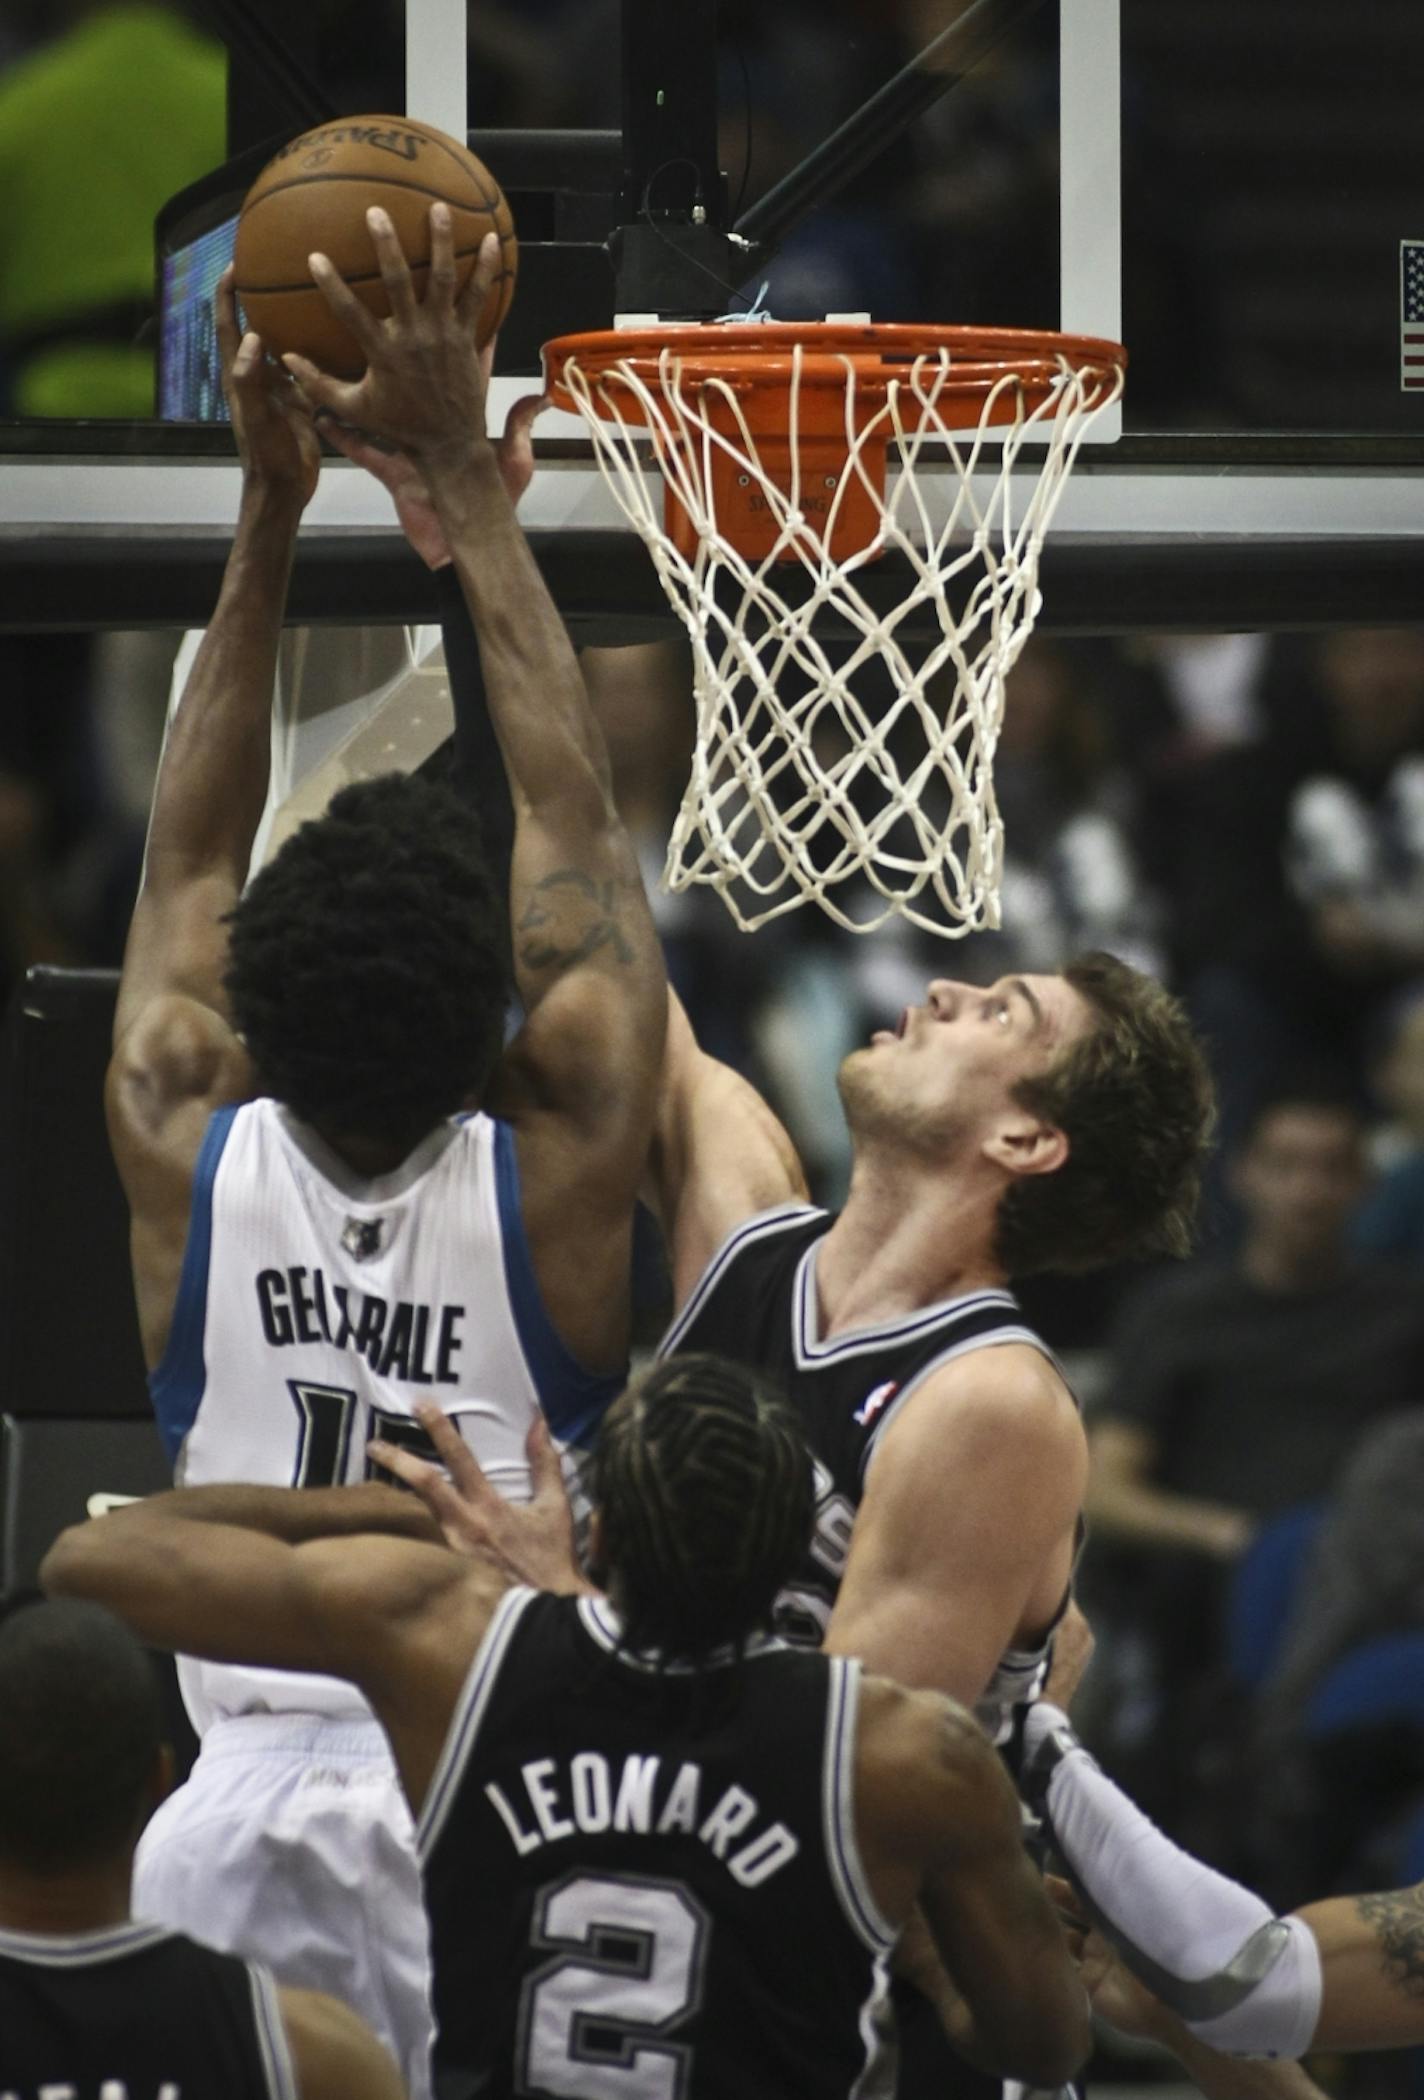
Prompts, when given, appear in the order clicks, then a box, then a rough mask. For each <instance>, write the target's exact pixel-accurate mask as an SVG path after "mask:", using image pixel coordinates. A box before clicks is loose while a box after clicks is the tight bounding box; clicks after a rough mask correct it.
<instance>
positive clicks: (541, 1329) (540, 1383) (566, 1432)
mask: <svg viewBox="0 0 1424 2100" xmlns="http://www.w3.org/2000/svg"><path fill="white" fill-rule="evenodd" d="M493 1120H494V1181H495V1196H496V1200H497V1202H498V1205H499V1231H500V1239H501V1241H502V1242H503V1246H504V1281H505V1286H506V1288H507V1290H508V1292H509V1304H510V1310H511V1311H512V1313H513V1314H514V1326H515V1332H516V1333H517V1334H518V1336H519V1346H520V1347H521V1349H522V1350H523V1351H524V1360H525V1362H526V1363H527V1364H528V1366H529V1373H530V1376H531V1377H532V1378H533V1380H534V1388H535V1391H536V1392H537V1393H538V1395H539V1405H540V1406H541V1407H542V1408H543V1410H544V1419H545V1420H546V1421H547V1423H548V1425H549V1428H550V1429H551V1430H552V1432H553V1434H554V1435H555V1436H556V1437H557V1438H558V1440H559V1442H560V1443H562V1444H580V1445H583V1446H585V1447H586V1446H588V1445H590V1444H591V1443H592V1442H593V1439H594V1436H595V1434H596V1432H597V1429H598V1425H599V1423H600V1422H601V1421H602V1420H603V1417H604V1415H605V1414H606V1413H607V1412H608V1409H609V1408H610V1407H611V1406H612V1404H613V1402H614V1401H615V1400H616V1399H617V1398H618V1395H619V1394H620V1393H621V1392H622V1390H623V1386H624V1383H625V1376H624V1374H623V1373H622V1372H601V1371H586V1370H585V1369H584V1368H583V1365H582V1364H580V1363H579V1362H578V1361H577V1359H576V1358H575V1357H574V1356H572V1355H571V1354H570V1352H569V1350H568V1349H567V1348H566V1347H565V1345H564V1343H563V1342H562V1341H561V1339H560V1338H559V1336H558V1334H557V1333H556V1332H555V1329H554V1323H553V1321H552V1320H551V1319H550V1318H549V1315H548V1313H547V1312H546V1311H545V1309H544V1300H543V1298H542V1297H541V1295H540V1292H539V1284H538V1280H537V1278H536V1277H535V1274H534V1263H533V1260H532V1259H531V1257H530V1253H529V1239H528V1236H527V1234H526V1233H525V1230H524V1210H523V1206H522V1204H521V1202H520V1195H519V1159H518V1155H517V1153H516V1151H515V1147H514V1132H513V1130H512V1129H511V1128H510V1126H509V1124H508V1123H501V1122H500V1121H499V1120H498V1119H497V1118H496V1119H493Z"/></svg>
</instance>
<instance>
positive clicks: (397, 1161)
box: [311, 1123, 420, 1181]
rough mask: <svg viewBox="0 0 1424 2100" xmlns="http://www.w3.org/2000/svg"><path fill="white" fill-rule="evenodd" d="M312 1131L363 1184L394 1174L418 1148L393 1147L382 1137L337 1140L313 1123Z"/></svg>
mask: <svg viewBox="0 0 1424 2100" xmlns="http://www.w3.org/2000/svg"><path fill="white" fill-rule="evenodd" d="M311 1128H312V1129H313V1130H315V1132H316V1134H317V1136H318V1137H319V1138H320V1139H321V1141H322V1143H323V1144H324V1145H325V1146H326V1147H327V1149H328V1151H331V1152H334V1153H335V1154H336V1157H337V1158H338V1159H339V1160H340V1161H341V1163H342V1165H343V1166H346V1167H349V1168H350V1170H351V1172H352V1173H353V1174H355V1175H357V1176H358V1177H359V1179H360V1180H362V1181H379V1180H381V1179H382V1177H383V1176H385V1175H387V1174H394V1173H395V1172H396V1170H397V1168H398V1167H403V1166H404V1165H405V1163H406V1161H407V1160H408V1159H409V1158H410V1155H411V1153H412V1152H414V1151H415V1149H416V1147H415V1145H400V1144H392V1143H391V1142H390V1140H389V1139H383V1138H366V1137H337V1136H335V1135H334V1134H333V1133H332V1132H331V1131H329V1130H324V1129H323V1128H322V1127H321V1125H320V1124H318V1123H313V1124H312V1125H311ZM419 1142H420V1140H417V1143H419Z"/></svg>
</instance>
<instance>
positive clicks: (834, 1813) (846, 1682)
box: [821, 1655, 899, 1955]
mask: <svg viewBox="0 0 1424 2100" xmlns="http://www.w3.org/2000/svg"><path fill="white" fill-rule="evenodd" d="M828 1662H829V1668H830V1684H829V1687H828V1690H827V1697H826V1748H825V1758H824V1762H823V1765H822V1772H821V1812H822V1816H823V1818H824V1829H825V1842H826V1866H827V1869H828V1871H829V1873H830V1877H831V1883H832V1886H833V1887H834V1889H835V1891H836V1894H837V1895H838V1896H839V1898H840V1902H841V1908H842V1910H844V1912H845V1914H846V1917H847V1919H848V1920H849V1922H850V1925H851V1927H852V1929H853V1930H854V1931H855V1932H856V1933H857V1934H858V1936H859V1937H860V1938H861V1939H862V1940H863V1941H864V1942H865V1944H866V1946H867V1947H868V1948H869V1949H870V1951H871V1953H872V1954H877V1955H886V1954H888V1953H889V1951H890V1949H891V1948H892V1947H893V1946H894V1944H895V1941H896V1939H897V1938H898V1936H899V1935H898V1933H897V1931H896V1929H895V1927H894V1926H892V1925H891V1924H890V1923H889V1921H888V1919H886V1918H885V1917H884V1916H883V1914H882V1913H881V1910H880V1908H879V1906H878V1904H877V1903H876V1901H875V1898H874V1896H873V1895H872V1894H871V1892H870V1883H869V1880H868V1879H867V1877H866V1873H865V1868H864V1866H863V1865H862V1863H861V1857H860V1844H859V1840H858V1838H857V1835H856V1827H855V1754H856V1724H857V1717H858V1713H859V1707H860V1676H861V1672H860V1664H859V1662H857V1661H856V1660H855V1658H854V1657H853V1656H842V1655H833V1656H830V1657H829V1658H828Z"/></svg>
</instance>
